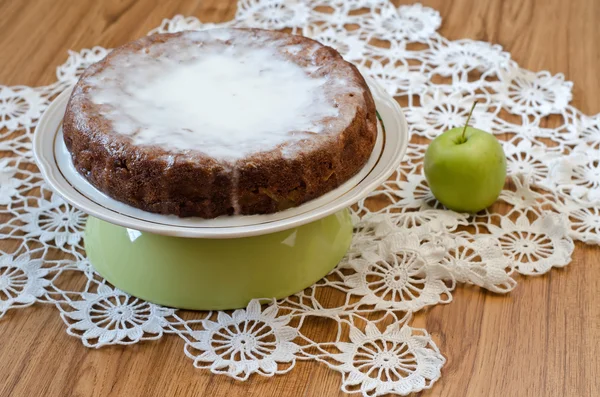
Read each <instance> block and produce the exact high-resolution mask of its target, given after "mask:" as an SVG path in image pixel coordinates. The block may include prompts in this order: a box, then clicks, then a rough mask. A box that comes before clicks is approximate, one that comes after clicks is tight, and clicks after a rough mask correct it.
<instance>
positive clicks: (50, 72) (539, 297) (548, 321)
mask: <svg viewBox="0 0 600 397" xmlns="http://www.w3.org/2000/svg"><path fill="white" fill-rule="evenodd" d="M423 3H424V5H427V6H431V7H434V8H436V9H437V10H439V11H440V13H441V14H442V17H443V25H442V27H441V33H442V34H443V35H444V36H445V37H447V38H449V39H460V38H470V39H478V40H486V41H490V42H493V43H498V44H501V45H502V46H504V47H505V49H506V50H507V51H509V52H510V53H511V54H512V57H513V59H515V60H516V61H517V62H518V63H519V64H520V65H521V66H523V67H525V68H528V69H530V70H549V71H550V72H551V73H558V72H562V73H564V74H565V76H566V78H567V79H568V80H571V81H573V82H574V83H575V86H574V89H573V91H574V99H573V103H574V105H575V106H577V107H578V108H579V109H581V110H582V111H583V112H585V113H588V114H595V113H598V112H600V94H599V89H600V77H599V75H600V68H599V65H600V45H599V43H600V23H599V22H598V21H600V1H598V0H490V1H480V0H454V1H448V0H424V1H423ZM178 13H179V14H184V15H193V16H196V17H199V18H200V19H201V20H202V21H205V22H218V21H225V20H228V19H231V18H232V17H233V15H234V13H235V2H234V1H231V0H227V1H220V0H204V1H202V0H172V1H160V0H137V1H136V0H111V1H101V0H79V1H76V0H0V31H1V33H2V34H1V35H0V59H1V62H0V65H1V67H0V84H4V85H19V84H23V85H29V86H37V85H44V84H49V83H51V82H53V81H54V79H55V68H56V66H57V65H59V64H61V63H62V62H64V61H65V59H66V54H67V50H68V49H73V50H79V49H82V48H90V47H92V46H94V45H101V46H104V47H114V46H117V45H119V44H122V43H124V42H126V41H129V40H131V39H135V38H137V37H139V36H142V35H144V34H145V33H146V32H147V31H148V30H150V29H151V28H154V27H156V26H158V25H159V24H160V22H161V20H162V19H163V18H166V17H171V16H173V15H175V14H178ZM1 244H2V242H0V247H1ZM599 262H600V250H599V249H598V248H597V247H591V246H585V245H583V244H580V243H577V246H576V249H575V253H574V255H573V261H572V263H571V264H570V265H569V266H568V267H567V268H565V269H562V270H553V271H551V272H550V273H548V274H547V275H545V276H542V277H531V278H523V277H521V278H519V279H518V282H519V285H518V287H517V288H516V289H515V290H514V291H513V292H512V293H510V294H509V295H507V296H496V295H493V294H488V293H485V292H482V291H481V290H480V289H478V288H465V287H459V288H458V289H457V290H456V291H455V292H454V302H453V303H451V304H449V305H443V306H436V307H434V308H432V309H430V310H427V311H426V312H425V313H421V314H419V315H418V316H417V318H416V319H415V322H414V323H413V324H414V325H416V326H422V327H425V328H426V329H427V330H429V331H430V332H431V333H432V335H433V337H434V339H435V341H436V342H437V343H438V345H439V347H440V349H441V351H442V352H443V354H444V355H445V356H446V357H447V359H448V362H447V364H446V366H445V367H444V368H443V371H442V378H441V380H440V381H439V382H438V383H437V384H436V385H434V387H433V389H431V390H428V391H425V392H423V393H421V394H420V396H461V397H462V396H469V397H475V396H477V397H479V396H489V397H506V396H509V397H515V396H516V397H521V396H544V397H545V396H548V397H563V396H568V397H571V396H573V397H579V396H582V397H596V396H600V305H599V304H598V301H597V300H596V298H598V297H599V296H600V294H599V292H600V264H599ZM182 349H183V342H182V341H181V340H180V339H179V338H177V337H167V338H164V339H163V340H162V341H160V342H148V343H141V344H138V345H135V346H130V347H126V348H123V347H108V348H102V349H99V350H91V349H87V348H84V347H83V346H82V344H81V343H80V342H79V341H78V340H77V339H74V338H72V337H69V336H68V335H67V334H66V333H65V325H64V324H63V323H62V321H61V320H60V318H59V316H58V313H57V311H56V310H55V309H53V308H51V307H48V306H43V305H35V306H33V307H30V308H28V309H25V310H15V311H10V312H9V313H8V314H7V315H6V316H5V317H4V318H3V319H2V320H0V370H1V372H0V396H1V397H8V396H10V397H13V396H15V397H21V396H23V397H30V396H33V397H37V396H59V397H64V396H144V397H146V396H213V397H217V396H247V397H251V396H337V395H342V393H341V392H340V391H339V387H340V376H339V375H338V374H337V373H335V372H333V371H331V370H329V369H327V368H326V367H324V366H322V365H319V364H316V363H312V362H300V363H298V364H297V366H296V368H295V369H294V370H293V371H292V372H291V373H290V374H288V375H284V376H278V377H275V378H272V379H265V378H261V377H258V376H254V377H252V378H251V379H250V381H248V382H246V383H240V382H236V381H233V380H231V379H229V378H227V377H224V376H214V375H211V374H210V373H209V372H207V371H201V370H196V369H194V368H193V366H192V363H191V361H190V360H189V359H187V358H185V357H184V355H183V351H182Z"/></svg>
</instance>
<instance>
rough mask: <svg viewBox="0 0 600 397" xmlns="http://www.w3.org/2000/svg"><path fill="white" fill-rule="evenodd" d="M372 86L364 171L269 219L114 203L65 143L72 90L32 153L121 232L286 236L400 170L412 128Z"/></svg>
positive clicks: (84, 205) (73, 196) (68, 196)
mask: <svg viewBox="0 0 600 397" xmlns="http://www.w3.org/2000/svg"><path fill="white" fill-rule="evenodd" d="M368 84H369V87H370V89H371V92H372V94H373V98H374V99H375V103H376V107H377V111H378V113H379V115H380V117H381V120H382V123H383V126H384V128H382V126H381V123H380V124H379V126H378V136H377V142H376V145H375V149H374V150H373V153H372V155H371V157H370V158H369V160H368V162H367V164H366V165H365V166H364V167H363V168H362V169H361V171H360V172H359V173H358V174H357V175H355V176H354V177H352V178H351V179H350V180H348V181H347V182H346V183H344V184H342V185H341V186H339V187H338V188H336V189H334V190H333V191H331V192H329V193H327V194H325V195H323V196H321V197H319V198H317V199H314V200H311V201H309V202H307V203H304V204H302V205H300V206H298V207H295V208H290V209H288V210H285V211H280V212H277V213H274V214H268V215H249V216H248V215H241V216H222V217H218V218H215V219H202V218H179V217H177V216H174V215H160V214H154V213H150V212H146V211H143V210H140V209H138V208H134V207H132V206H129V205H127V204H124V203H122V202H120V201H117V200H114V199H112V198H110V197H108V196H106V195H105V194H103V193H102V192H100V191H99V190H97V189H96V188H95V187H93V186H92V185H91V184H90V183H88V182H87V181H86V180H85V179H84V178H83V177H82V176H81V175H80V174H79V173H78V172H77V171H76V170H75V167H74V166H73V163H72V161H71V156H70V155H69V153H68V151H67V148H66V146H65V144H64V141H63V137H62V127H61V126H62V119H63V116H64V113H65V109H66V106H67V102H68V99H69V95H70V90H69V91H65V92H63V93H62V94H61V95H59V96H58V98H56V100H55V101H54V102H53V103H52V104H51V105H50V106H49V107H48V110H47V111H46V112H45V113H44V115H43V116H42V117H41V119H40V120H39V123H38V126H37V128H36V132H35V135H34V138H33V151H34V155H35V158H36V161H37V163H38V166H39V168H40V171H41V173H42V176H43V177H44V179H45V180H46V181H47V182H48V184H49V185H50V186H51V187H52V188H53V189H54V190H55V191H56V192H57V193H59V194H60V195H61V196H62V197H63V198H64V199H65V200H66V201H67V202H68V203H70V204H72V205H73V206H75V207H77V208H79V209H81V210H82V211H84V212H86V213H88V214H90V215H92V216H94V217H96V218H99V219H102V220H105V221H107V222H110V223H112V224H115V225H120V226H123V227H127V228H131V229H135V230H139V231H146V232H150V233H156V234H163V235H168V236H178V237H196V238H238V237H248V236H256V235H261V234H267V233H273V232H277V231H280V230H286V229H289V228H292V227H296V226H300V225H304V224H306V223H309V222H313V221H316V220H318V219H321V218H323V217H326V216H327V215H331V214H333V213H335V212H337V211H340V210H341V209H343V208H346V207H348V206H350V205H352V204H354V203H356V202H357V201H359V200H360V199H362V198H364V197H366V196H367V195H368V194H369V193H370V192H371V191H373V190H374V189H375V188H377V186H379V185H380V184H381V183H382V182H384V181H385V180H386V179H387V178H388V177H389V176H390V175H391V174H392V173H393V172H394V170H395V169H396V168H397V167H398V166H399V165H400V161H401V160H402V157H403V156H404V154H405V152H406V148H407V144H408V128H407V125H406V120H405V118H404V115H403V114H402V111H401V110H400V106H399V105H398V103H397V102H396V101H395V100H394V99H393V98H392V97H391V96H390V95H389V94H387V93H386V92H385V91H384V89H383V88H381V87H380V86H379V85H378V84H376V83H375V82H374V81H373V80H371V79H368Z"/></svg>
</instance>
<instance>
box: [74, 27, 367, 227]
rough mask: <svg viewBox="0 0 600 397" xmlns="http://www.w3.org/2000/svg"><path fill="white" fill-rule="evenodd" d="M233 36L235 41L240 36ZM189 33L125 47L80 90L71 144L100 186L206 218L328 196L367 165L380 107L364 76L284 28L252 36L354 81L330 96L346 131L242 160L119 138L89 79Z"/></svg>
mask: <svg viewBox="0 0 600 397" xmlns="http://www.w3.org/2000/svg"><path fill="white" fill-rule="evenodd" d="M230 30H231V29H230ZM231 31H233V32H228V34H227V35H228V36H231V35H235V34H236V30H231ZM182 34H186V33H175V34H164V35H156V36H150V37H147V38H143V39H140V40H138V41H136V42H132V43H129V44H127V45H125V46H123V47H120V48H119V49H116V50H114V51H113V52H111V54H109V55H108V56H107V58H105V59H104V60H102V61H101V62H99V63H97V64H95V65H92V66H91V67H90V68H88V70H86V72H85V73H84V75H83V76H82V78H81V79H80V81H79V82H78V83H77V85H76V86H75V88H74V91H73V94H72V96H71V98H70V100H69V104H68V106H67V110H66V113H65V118H64V124H63V131H64V138H65V143H66V145H67V148H68V150H69V152H70V153H71V156H72V158H73V162H74V165H75V168H76V169H77V170H78V172H79V173H81V174H82V175H83V176H84V177H85V178H86V179H87V180H88V181H89V182H90V183H91V184H93V185H94V186H95V187H96V188H98V189H99V190H101V191H102V192H104V193H105V194H107V195H109V196H110V197H113V198H115V199H117V200H120V201H123V202H125V203H127V204H130V205H132V206H134V207H137V208H141V209H143V210H146V211H150V212H156V213H162V214H174V215H178V216H200V217H203V218H213V217H216V216H220V215H227V214H229V215H231V214H234V213H236V214H262V213H271V212H275V211H279V210H282V209H285V208H289V207H292V206H297V205H299V204H302V203H304V202H306V201H308V200H310V199H313V198H315V197H318V196H320V195H322V194H324V193H326V192H328V191H330V190H332V189H334V188H335V187H337V186H339V185H340V184H341V183H343V182H345V181H346V180H348V178H350V177H351V176H352V175H354V174H355V173H356V172H358V170H359V169H360V168H361V167H362V166H363V165H364V164H365V162H366V161H367V159H368V158H369V156H370V153H371V151H372V149H373V146H374V143H375V138H376V134H377V132H376V118H375V105H374V102H373V99H372V97H371V94H370V92H369V90H368V87H367V85H366V83H365V81H364V79H363V78H362V76H361V75H360V73H359V72H358V71H357V70H356V68H355V67H354V66H352V65H350V64H349V63H347V62H345V61H343V59H342V58H341V56H340V55H339V54H338V53H337V52H336V51H334V50H333V49H331V48H329V47H325V46H322V45H320V44H317V43H316V42H314V41H312V40H310V39H306V38H303V37H300V36H291V35H285V34H282V33H277V32H266V31H259V30H249V31H245V33H244V34H252V35H257V36H261V37H262V36H264V35H267V36H269V37H270V38H272V40H274V41H276V42H278V45H280V46H282V47H286V48H294V50H293V51H291V52H289V53H288V52H285V53H284V56H285V57H288V58H289V59H290V60H293V61H294V62H297V63H299V64H302V63H303V62H305V63H306V62H313V63H314V64H315V65H318V67H317V68H316V69H315V70H314V71H313V75H314V76H315V77H319V74H323V75H324V76H325V75H326V76H330V75H335V74H336V73H337V74H338V75H340V76H342V77H336V78H343V79H345V80H347V83H348V84H349V86H351V87H354V88H353V89H351V90H349V91H341V92H338V93H335V92H334V93H332V94H331V98H329V99H330V100H331V101H332V103H335V105H336V107H339V108H341V110H340V112H343V113H344V115H345V116H346V117H345V119H344V125H339V123H340V120H342V119H343V118H339V117H329V118H327V117H325V118H324V119H323V120H321V123H323V125H325V126H326V127H324V128H331V129H332V130H333V131H329V132H328V133H323V134H319V133H310V131H307V132H303V131H301V134H300V135H299V136H300V138H298V139H293V140H291V141H290V142H287V141H285V142H283V143H281V144H278V145H277V146H276V147H275V148H272V149H271V150H266V151H260V152H258V153H254V154H249V155H244V156H241V157H240V158H233V159H231V158H219V157H218V156H217V157H216V158H215V157H212V156H210V155H209V154H207V153H205V152H203V151H198V150H183V151H182V150H173V148H165V147H163V146H161V145H140V144H136V143H135V142H134V140H133V139H132V137H131V136H127V135H123V134H119V133H116V132H115V125H114V120H110V119H109V118H107V117H106V116H105V111H104V108H103V105H98V104H97V103H94V102H93V101H92V100H91V98H90V91H93V87H91V86H90V85H89V84H88V83H87V81H88V80H87V79H88V78H89V77H90V76H96V75H98V74H99V73H101V72H102V71H103V70H105V69H106V68H109V67H111V61H112V59H113V57H116V56H119V54H122V53H136V52H139V51H144V50H145V49H146V48H149V47H152V46H153V45H155V44H156V43H157V42H158V43H168V42H169V41H170V40H173V39H174V38H177V37H178V36H180V35H182ZM282 41H283V42H285V43H282ZM223 45H227V40H225V42H224V44H223ZM232 117H233V115H232ZM336 123H338V124H336Z"/></svg>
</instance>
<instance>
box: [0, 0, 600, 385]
mask: <svg viewBox="0 0 600 397" xmlns="http://www.w3.org/2000/svg"><path fill="white" fill-rule="evenodd" d="M441 23H442V20H441V18H440V15H439V13H438V12H437V11H435V10H433V9H431V8H427V7H423V6H422V5H420V4H415V5H410V6H400V7H398V8H396V7H394V6H393V5H392V4H390V3H388V2H385V1H383V0H351V1H341V0H334V1H323V0H306V1H300V0H295V1H281V0H241V1H240V2H239V4H238V9H237V13H236V16H235V19H234V20H233V21H229V22H224V23H219V24H205V23H202V22H201V21H199V20H198V19H196V18H194V17H183V16H175V17H173V18H172V19H165V20H164V21H163V23H162V24H161V25H160V26H159V27H157V28H156V29H154V30H152V31H151V32H150V33H158V32H177V31H181V30H186V29H196V30H199V29H208V28H213V27H218V26H240V27H258V28H268V29H284V28H288V29H291V30H292V32H294V33H299V34H304V35H306V36H308V37H312V38H315V39H317V40H319V41H322V42H324V43H326V44H327V45H329V46H332V47H334V48H336V49H338V50H339V51H340V52H341V53H342V54H343V55H344V57H345V58H346V59H348V60H349V61H352V62H354V63H355V64H356V65H357V66H358V67H359V68H360V69H361V71H362V73H364V74H366V75H369V76H371V77H373V78H374V79H376V80H377V81H378V82H379V83H380V84H381V85H382V86H383V87H385V89H386V90H387V91H388V92H389V93H390V94H391V95H394V96H396V97H397V98H398V100H399V101H400V103H401V104H402V106H403V110H404V112H405V114H406V117H407V119H408V121H409V124H410V128H411V133H412V134H413V136H414V137H420V139H413V141H411V143H410V144H409V147H408V151H407V155H406V158H405V160H404V162H403V163H402V165H401V166H400V167H399V169H398V170H397V171H396V172H395V173H394V175H393V176H392V177H391V178H390V179H389V180H388V181H387V182H385V183H384V184H383V185H382V186H380V187H379V188H378V189H377V190H376V191H374V192H372V193H371V194H370V195H369V197H367V198H366V199H364V200H361V201H360V202H359V203H357V204H356V205H355V206H354V207H353V217H354V220H355V235H354V240H353V243H352V246H351V248H350V250H349V252H348V254H347V255H346V257H345V258H344V259H343V260H342V262H341V263H340V264H339V266H338V267H337V268H336V269H334V270H333V271H332V272H331V273H330V274H329V275H328V276H327V277H326V278H324V279H323V280H321V281H319V282H318V283H316V284H315V285H314V286H312V287H310V288H308V289H306V290H304V291H302V292H300V293H298V294H296V295H294V296H291V297H289V298H286V299H283V300H280V301H260V303H259V301H252V302H250V303H249V305H248V307H247V308H246V309H244V310H236V311H234V312H209V313H193V316H192V315H191V314H190V313H185V315H183V314H182V313H184V312H183V311H178V310H174V309H169V308H163V307H160V306H157V305H154V304H151V303H148V302H145V301H143V300H140V299H137V298H134V297H131V296H129V295H127V294H125V293H123V292H122V291H119V290H117V289H114V288H112V287H111V286H110V285H109V284H107V283H106V281H105V280H103V279H102V278H101V277H99V276H98V275H97V274H96V273H95V272H94V270H93V268H92V267H91V265H90V264H89V262H88V261H87V259H86V257H85V250H84V247H83V246H82V234H83V228H84V225H85V219H86V216H85V214H83V213H82V212H80V211H79V210H77V209H75V208H73V207H71V206H69V205H67V204H66V203H65V202H63V200H62V199H61V198H60V197H58V196H57V195H55V194H53V193H52V192H51V191H50V190H49V189H48V188H47V187H46V185H45V184H44V182H43V180H42V179H41V176H40V175H39V173H38V172H37V170H36V169H35V167H34V166H33V160H32V153H31V135H32V133H33V128H34V127H35V125H36V123H37V120H38V118H39V117H40V115H41V114H42V113H43V112H44V110H45V109H46V108H47V106H48V105H49V104H50V102H51V100H52V99H53V98H54V97H56V95H57V94H59V93H60V92H62V91H63V90H65V89H66V88H68V87H70V86H71V85H72V84H74V83H75V82H76V81H77V78H78V76H79V75H80V74H81V73H82V72H83V70H85V68H86V67H87V66H88V65H90V64H92V63H94V62H97V61H99V60H100V59H102V58H103V57H104V56H105V55H106V54H107V53H108V51H109V50H107V49H104V48H101V47H94V48H92V49H84V50H81V51H78V52H77V51H70V52H69V54H68V58H67V60H66V62H65V63H64V64H63V65H61V66H59V67H58V68H57V72H56V76H57V82H56V83H54V84H52V85H49V86H45V87H36V88H31V87H24V86H15V87H7V86H0V150H1V151H2V153H3V155H4V157H3V159H2V160H0V216H1V217H2V224H1V225H0V238H1V239H4V240H7V241H10V242H11V244H7V246H9V247H12V249H11V250H10V251H8V252H1V254H2V255H1V256H0V317H3V316H4V318H2V321H10V319H9V318H7V316H6V313H7V312H8V311H9V310H11V309H16V308H22V307H25V306H29V305H31V304H34V303H36V302H46V303H51V304H53V305H55V306H56V307H57V308H58V310H59V311H60V314H61V317H62V319H63V320H64V322H65V324H66V327H67V328H66V329H67V332H68V333H69V334H70V335H73V336H75V337H77V338H79V339H81V341H82V343H84V344H85V345H86V346H89V347H94V348H99V347H102V346H105V345H110V344H133V343H138V342H140V341H143V340H152V339H159V338H161V337H163V336H165V335H173V334H174V335H177V336H179V337H181V338H182V339H183V340H184V342H185V349H184V350H185V355H186V356H187V357H189V358H190V359H191V361H192V363H193V365H194V366H196V367H198V368H205V369H207V370H209V371H212V372H214V373H218V374H224V375H227V376H230V377H233V378H235V379H239V380H246V379H248V378H249V377H251V376H254V375H257V374H258V375H262V376H267V377H269V376H273V375H275V374H282V373H285V372H287V371H290V370H292V369H293V367H294V365H295V363H296V361H297V360H314V361H318V362H320V363H323V364H325V365H327V366H328V367H329V368H331V369H332V370H334V371H337V372H339V373H340V374H341V389H342V390H343V391H344V392H347V393H361V394H362V395H364V396H376V395H383V394H386V393H392V394H397V395H407V394H410V393H413V392H419V391H421V390H423V389H426V388H429V387H432V386H433V385H434V383H435V381H436V380H437V379H439V377H440V374H441V372H440V370H441V368H442V366H443V365H444V363H445V359H444V357H443V356H442V354H441V353H440V351H439V350H438V348H437V347H436V345H435V343H434V342H433V340H432V338H431V336H430V335H429V334H428V333H427V332H426V331H425V330H421V329H416V328H412V327H411V326H410V319H411V317H412V313H414V312H416V311H419V310H421V309H423V308H425V307H427V306H431V305H436V304H440V303H448V302H450V301H451V300H452V291H453V290H454V288H457V286H458V285H460V284H462V283H467V284H473V285H477V286H479V287H481V288H484V289H486V290H489V291H492V292H495V293H507V292H509V291H511V290H512V289H514V288H515V286H516V281H515V275H516V274H517V273H520V274H526V275H539V274H544V273H546V272H548V271H550V270H551V269H552V268H553V267H561V266H566V265H567V264H568V263H569V262H570V260H571V255H572V253H573V250H574V240H579V241H583V242H586V243H590V244H598V243H600V237H599V236H600V212H599V210H598V206H599V201H600V165H599V161H600V159H599V155H598V149H599V148H600V115H596V116H588V115H584V114H582V113H581V112H579V111H578V110H577V109H576V108H574V107H572V106H571V105H570V104H569V103H570V100H571V97H572V94H571V89H572V83H570V82H568V81H565V78H564V76H563V75H562V74H558V75H551V74H550V73H548V72H544V71H543V72H531V71H528V70H524V69H522V68H520V67H519V66H518V65H517V64H516V63H515V62H514V61H513V60H511V58H510V54H509V53H507V52H505V51H503V49H502V48H501V47H500V46H498V45H494V44H490V43H484V42H479V41H472V40H457V41H449V40H447V39H445V38H444V37H442V36H440V35H439V34H438V33H437V29H438V28H439V26H440V25H441ZM415 43H417V45H413V44H415ZM474 100H477V101H478V102H479V106H478V107H477V108H476V110H475V113H474V115H473V121H472V123H473V125H475V126H476V127H478V128H481V129H484V130H488V131H490V132H492V133H494V134H497V135H498V136H499V137H501V138H502V144H503V146H504V150H505V153H506V156H507V164H508V174H509V176H508V178H507V184H506V186H505V189H504V190H503V192H502V194H501V196H500V202H499V204H498V205H495V206H493V207H492V208H490V209H488V210H485V211H482V212H480V213H478V214H460V213H455V212H452V211H448V210H446V209H445V208H443V206H441V205H440V204H439V203H438V202H436V201H435V199H434V197H433V195H432V194H431V192H430V190H429V187H428V186H427V181H426V180H425V177H424V175H423V169H422V168H423V167H422V161H423V156H424V153H425V150H426V148H427V143H426V142H427V141H428V140H431V139H433V138H435V137H436V136H437V135H439V134H440V133H441V132H442V131H444V130H446V129H449V128H453V127H457V126H460V125H462V124H463V123H464V121H465V118H466V115H467V112H468V110H469V108H470V106H471V104H472V102H473V101H474ZM548 119H551V120H554V121H553V123H546V122H545V121H544V120H548ZM548 125H554V126H555V127H548ZM56 258H61V259H56ZM67 274H68V275H70V276H69V277H72V276H73V274H76V275H77V277H79V280H80V283H79V284H78V286H77V287H73V289H70V290H67V289H64V288H61V287H60V286H61V285H64V284H61V283H60V282H59V281H60V280H61V278H62V277H63V276H64V275H67ZM69 285H74V284H69ZM324 290H330V291H335V292H336V293H338V294H342V296H343V297H344V298H343V299H341V300H340V301H336V302H335V303H332V302H329V301H327V299H325V298H323V297H324V296H328V294H324V293H323V291H324ZM265 298H268V297H265ZM261 303H262V305H261ZM323 319H327V321H329V324H332V325H333V326H332V327H331V330H332V333H331V334H330V339H328V340H325V341H322V340H321V341H316V340H314V339H313V337H312V336H311V335H312V334H311V332H310V329H311V328H314V327H315V324H318V321H321V320H323ZM388 324H391V325H388Z"/></svg>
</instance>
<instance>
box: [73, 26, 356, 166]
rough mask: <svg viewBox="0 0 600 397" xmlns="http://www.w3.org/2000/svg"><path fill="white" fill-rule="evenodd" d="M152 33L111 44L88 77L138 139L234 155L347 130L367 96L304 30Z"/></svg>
mask: <svg viewBox="0 0 600 397" xmlns="http://www.w3.org/2000/svg"><path fill="white" fill-rule="evenodd" d="M274 35H275V36H274ZM148 39H149V38H146V39H142V40H141V41H138V42H141V44H139V45H137V46H133V47H129V48H128V49H127V50H121V49H119V50H116V51H114V52H113V53H111V55H109V57H108V58H107V60H106V62H104V64H103V65H102V67H98V68H96V69H95V70H92V71H91V72H90V73H88V74H86V75H85V76H84V78H83V79H82V82H81V83H83V84H84V85H85V86H86V87H87V88H86V90H85V96H86V98H87V99H88V100H90V101H91V102H92V103H93V104H94V105H96V106H97V109H98V113H99V114H100V115H101V116H102V117H104V118H105V119H107V120H109V121H110V122H111V124H112V130H113V131H114V133H116V134H120V135H123V136H127V137H129V138H130V139H131V141H132V143H133V144H134V145H141V146H143V145H150V146H160V147H161V148H163V149H165V150H167V151H170V152H177V153H185V152H189V151H198V152H201V153H204V154H206V155H209V156H211V157H213V158H216V159H225V160H236V159H239V158H243V157H246V156H249V155H251V154H253V153H257V152H264V151H269V150H273V149H275V148H276V147H278V146H281V145H282V144H285V145H283V146H285V151H286V152H288V154H289V153H290V152H292V153H293V151H294V146H295V144H296V143H297V142H299V141H301V140H304V141H306V140H307V139H310V137H311V136H314V135H328V134H334V133H337V132H339V131H340V130H342V129H343V128H344V127H345V126H347V125H348V124H349V123H350V122H351V120H352V118H353V117H354V113H355V107H356V106H357V105H356V102H357V101H360V100H362V98H361V97H362V95H359V94H360V93H361V92H362V90H363V88H362V87H361V85H360V82H359V81H357V79H356V77H355V75H354V74H355V72H353V70H352V68H351V67H350V65H348V64H346V63H345V62H343V61H342V59H341V57H339V56H338V57H337V58H333V59H334V61H335V62H332V58H331V53H328V54H329V55H328V57H329V58H328V57H323V56H320V55H319V50H320V49H323V48H325V47H324V46H322V45H320V44H318V43H317V42H314V41H311V40H308V39H305V38H299V37H297V36H291V35H284V34H279V33H275V32H267V31H256V30H252V31H250V30H239V29H217V30H210V31H201V32H183V33H180V34H177V35H170V36H168V37H165V38H164V39H161V40H150V41H149V40H148ZM144 40H145V41H144ZM336 55H337V54H336ZM348 96H349V97H350V98H348ZM346 99H350V101H347V100H346Z"/></svg>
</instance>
